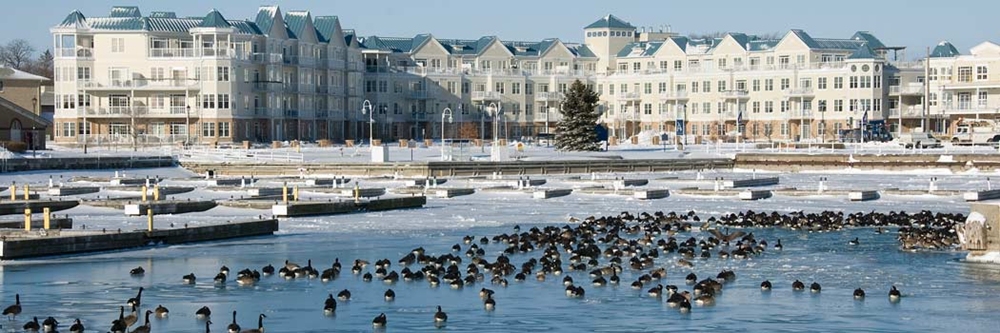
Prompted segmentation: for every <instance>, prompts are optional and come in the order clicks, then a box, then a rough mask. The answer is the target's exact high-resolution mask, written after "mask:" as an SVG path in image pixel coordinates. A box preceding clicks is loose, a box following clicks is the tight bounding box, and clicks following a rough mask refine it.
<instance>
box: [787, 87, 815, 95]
mask: <svg viewBox="0 0 1000 333" xmlns="http://www.w3.org/2000/svg"><path fill="white" fill-rule="evenodd" d="M784 92H785V96H790V97H801V96H813V89H812V88H791V89H785V90H784Z"/></svg>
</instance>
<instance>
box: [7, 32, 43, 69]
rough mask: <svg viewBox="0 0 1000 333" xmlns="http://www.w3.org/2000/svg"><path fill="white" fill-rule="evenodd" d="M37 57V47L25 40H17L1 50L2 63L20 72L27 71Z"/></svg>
mask: <svg viewBox="0 0 1000 333" xmlns="http://www.w3.org/2000/svg"><path fill="white" fill-rule="evenodd" d="M34 55H35V47H33V46H31V43H28V41H27V40H24V39H15V40H12V41H10V42H8V43H7V45H4V46H3V47H2V48H0V63H3V64H4V65H6V66H8V67H12V68H15V69H18V70H27V69H28V67H29V66H30V65H31V62H32V59H31V58H32V57H33V56H34Z"/></svg>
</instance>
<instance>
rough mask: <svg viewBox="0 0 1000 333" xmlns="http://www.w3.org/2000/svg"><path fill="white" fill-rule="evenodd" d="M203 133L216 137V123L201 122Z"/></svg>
mask: <svg viewBox="0 0 1000 333" xmlns="http://www.w3.org/2000/svg"><path fill="white" fill-rule="evenodd" d="M201 135H202V136H205V137H210V138H212V137H215V123H213V122H204V123H201Z"/></svg>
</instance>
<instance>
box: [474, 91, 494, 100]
mask: <svg viewBox="0 0 1000 333" xmlns="http://www.w3.org/2000/svg"><path fill="white" fill-rule="evenodd" d="M472 100H473V101H475V102H489V101H496V102H499V101H500V93H498V92H496V91H473V92H472Z"/></svg>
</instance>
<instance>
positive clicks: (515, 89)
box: [510, 82, 521, 95]
mask: <svg viewBox="0 0 1000 333" xmlns="http://www.w3.org/2000/svg"><path fill="white" fill-rule="evenodd" d="M510 93H512V94H514V95H520V94H521V83H520V82H514V83H511V84H510Z"/></svg>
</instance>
